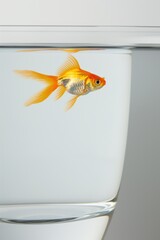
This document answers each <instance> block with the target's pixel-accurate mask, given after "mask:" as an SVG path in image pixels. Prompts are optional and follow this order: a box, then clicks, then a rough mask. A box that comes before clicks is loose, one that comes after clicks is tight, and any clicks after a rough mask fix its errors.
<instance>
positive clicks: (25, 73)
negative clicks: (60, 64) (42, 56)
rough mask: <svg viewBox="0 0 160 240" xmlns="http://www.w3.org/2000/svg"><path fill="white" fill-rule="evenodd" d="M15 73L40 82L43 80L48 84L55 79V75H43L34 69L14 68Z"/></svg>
mask: <svg viewBox="0 0 160 240" xmlns="http://www.w3.org/2000/svg"><path fill="white" fill-rule="evenodd" d="M15 73H17V74H19V75H21V76H23V77H26V78H33V79H36V80H38V81H41V82H45V83H48V84H53V81H55V80H57V76H50V75H45V74H42V73H38V72H35V71H30V70H15Z"/></svg>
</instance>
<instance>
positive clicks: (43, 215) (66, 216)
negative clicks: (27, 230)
mask: <svg viewBox="0 0 160 240" xmlns="http://www.w3.org/2000/svg"><path fill="white" fill-rule="evenodd" d="M115 205H116V202H114V201H110V202H103V203H87V204H27V205H1V206H0V222H5V223H18V224H45V223H63V222H70V221H78V220H84V219H90V218H95V217H100V216H106V215H109V214H111V213H112V212H113V210H114V209H115Z"/></svg>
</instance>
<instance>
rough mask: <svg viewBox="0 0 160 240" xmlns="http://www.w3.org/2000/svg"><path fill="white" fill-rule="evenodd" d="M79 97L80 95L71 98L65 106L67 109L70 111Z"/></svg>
mask: <svg viewBox="0 0 160 240" xmlns="http://www.w3.org/2000/svg"><path fill="white" fill-rule="evenodd" d="M78 97H79V96H74V97H73V98H72V99H71V100H69V101H68V103H67V105H66V108H65V111H68V110H69V109H71V108H72V107H73V106H74V104H75V103H76V101H77V99H78Z"/></svg>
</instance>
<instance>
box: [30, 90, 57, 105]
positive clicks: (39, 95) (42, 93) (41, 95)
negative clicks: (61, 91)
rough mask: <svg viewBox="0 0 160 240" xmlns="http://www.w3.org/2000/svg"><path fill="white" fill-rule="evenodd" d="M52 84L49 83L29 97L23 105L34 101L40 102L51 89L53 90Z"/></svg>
mask: <svg viewBox="0 0 160 240" xmlns="http://www.w3.org/2000/svg"><path fill="white" fill-rule="evenodd" d="M54 90H55V89H54V86H52V85H50V86H48V87H46V88H45V89H43V90H42V91H41V92H39V93H37V94H36V95H35V96H33V97H32V98H31V99H29V100H28V101H27V102H26V103H25V106H30V105H32V104H35V103H40V102H42V101H44V100H45V99H46V98H47V97H48V96H49V95H50V94H51V93H52V92H53V91H54Z"/></svg>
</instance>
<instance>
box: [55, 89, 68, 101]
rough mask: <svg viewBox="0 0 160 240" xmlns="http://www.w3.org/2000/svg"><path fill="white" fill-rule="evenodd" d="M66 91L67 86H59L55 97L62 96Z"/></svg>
mask: <svg viewBox="0 0 160 240" xmlns="http://www.w3.org/2000/svg"><path fill="white" fill-rule="evenodd" d="M65 91H66V88H65V87H64V86H59V88H58V89H57V92H56V96H55V99H56V100H58V99H59V98H61V97H62V96H63V94H64V93H65Z"/></svg>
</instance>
